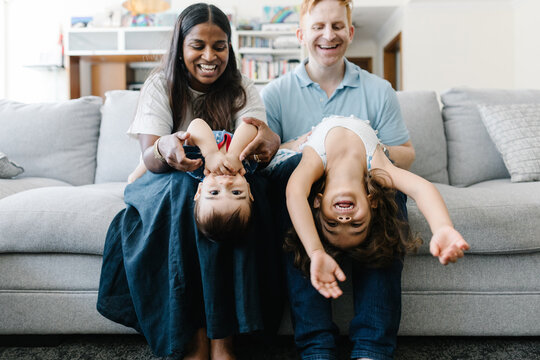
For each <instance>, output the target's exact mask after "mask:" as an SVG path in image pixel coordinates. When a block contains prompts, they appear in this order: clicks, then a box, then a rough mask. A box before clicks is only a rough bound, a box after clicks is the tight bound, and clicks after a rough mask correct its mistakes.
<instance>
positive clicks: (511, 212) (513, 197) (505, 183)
mask: <svg viewBox="0 0 540 360" xmlns="http://www.w3.org/2000/svg"><path fill="white" fill-rule="evenodd" d="M436 186H437V188H438V189H439V191H440V192H441V195H442V196H443V198H444V200H445V202H446V205H447V207H448V211H449V213H450V218H451V219H452V222H453V223H454V226H455V228H456V229H457V230H458V231H459V232H460V233H461V235H463V237H464V238H465V240H466V241H467V242H468V243H469V244H470V245H471V249H470V250H469V253H474V254H513V253H527V252H539V251H540V242H539V241H538V219H540V182H524V183H512V182H510V179H499V180H492V181H489V182H485V183H479V184H477V185H474V186H471V187H467V188H459V187H454V186H449V185H443V184H437V185H436ZM407 208H408V210H409V223H410V225H411V229H412V230H413V231H416V232H419V233H420V236H421V237H422V238H423V239H424V244H423V245H422V246H421V247H420V250H419V253H420V254H428V253H429V247H428V246H429V240H430V239H431V231H430V229H429V226H428V224H427V222H426V220H425V219H424V217H423V216H422V214H421V213H420V212H419V211H418V208H417V207H416V204H415V202H414V200H412V199H409V200H408V202H407Z"/></svg>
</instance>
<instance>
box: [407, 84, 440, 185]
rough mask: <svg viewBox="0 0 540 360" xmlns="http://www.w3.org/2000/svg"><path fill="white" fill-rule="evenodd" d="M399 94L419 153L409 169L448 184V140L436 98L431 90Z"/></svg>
mask: <svg viewBox="0 0 540 360" xmlns="http://www.w3.org/2000/svg"><path fill="white" fill-rule="evenodd" d="M397 95H398V100H399V103H400V106H401V113H402V115H403V120H404V121H405V125H407V128H408V129H409V134H410V137H411V142H412V144H413V146H414V150H415V152H416V160H415V161H414V163H413V164H412V166H411V169H410V170H411V171H412V172H413V173H415V174H417V175H420V176H422V177H423V178H425V179H427V180H429V181H431V182H436V183H442V184H448V171H447V169H446V167H447V157H446V138H445V136H444V129H443V121H442V117H441V111H440V105H439V102H438V100H437V95H436V94H435V92H432V91H401V92H398V94H397Z"/></svg>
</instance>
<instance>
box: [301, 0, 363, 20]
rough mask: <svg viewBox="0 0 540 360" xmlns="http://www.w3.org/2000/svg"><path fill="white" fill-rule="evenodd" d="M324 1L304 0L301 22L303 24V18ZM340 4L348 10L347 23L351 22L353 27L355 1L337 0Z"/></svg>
mask: <svg viewBox="0 0 540 360" xmlns="http://www.w3.org/2000/svg"><path fill="white" fill-rule="evenodd" d="M321 1H323V0H303V1H302V5H300V22H302V18H303V17H304V15H306V14H307V13H309V12H310V11H311V9H313V7H314V6H315V5H317V4H318V3H320V2H321ZM335 1H337V2H339V3H340V4H341V5H343V6H345V8H346V9H347V21H349V26H352V7H353V0H335Z"/></svg>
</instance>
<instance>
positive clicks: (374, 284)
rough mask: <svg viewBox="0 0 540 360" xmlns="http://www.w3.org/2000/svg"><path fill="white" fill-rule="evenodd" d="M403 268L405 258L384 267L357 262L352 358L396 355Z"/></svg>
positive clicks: (351, 331) (354, 270) (351, 329)
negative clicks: (366, 265) (378, 267)
mask: <svg viewBox="0 0 540 360" xmlns="http://www.w3.org/2000/svg"><path fill="white" fill-rule="evenodd" d="M402 269H403V262H402V261H401V259H396V260H394V262H393V263H392V265H391V266H390V267H387V268H383V269H370V268H366V267H363V266H362V265H361V264H359V263H357V262H354V264H353V291H354V312H355V316H354V319H353V320H352V321H351V324H350V328H349V336H350V338H351V341H352V342H353V350H352V353H351V358H362V357H366V358H370V359H384V360H386V359H392V358H393V354H394V350H395V348H396V341H397V332H398V329H399V321H400V318H401V271H402Z"/></svg>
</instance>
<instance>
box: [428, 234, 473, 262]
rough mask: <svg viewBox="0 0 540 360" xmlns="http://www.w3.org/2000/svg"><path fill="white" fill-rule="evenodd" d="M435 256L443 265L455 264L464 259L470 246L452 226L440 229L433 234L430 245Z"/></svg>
mask: <svg viewBox="0 0 540 360" xmlns="http://www.w3.org/2000/svg"><path fill="white" fill-rule="evenodd" d="M429 250H430V252H431V254H432V255H433V256H437V257H438V258H439V261H440V262H441V264H443V265H447V264H448V263H449V262H452V263H455V262H456V261H457V260H458V259H459V258H462V257H463V251H465V250H469V244H468V243H467V242H466V241H465V240H464V239H463V237H462V236H461V234H460V233H459V232H458V231H457V230H456V229H454V228H453V227H451V226H445V227H443V228H440V229H439V230H437V232H435V234H433V237H432V238H431V242H430V244H429Z"/></svg>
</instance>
